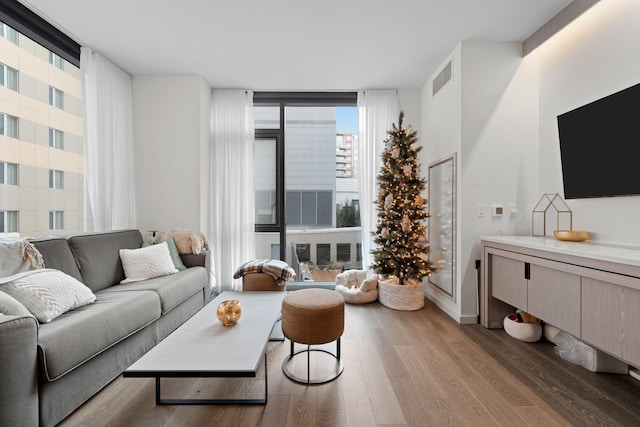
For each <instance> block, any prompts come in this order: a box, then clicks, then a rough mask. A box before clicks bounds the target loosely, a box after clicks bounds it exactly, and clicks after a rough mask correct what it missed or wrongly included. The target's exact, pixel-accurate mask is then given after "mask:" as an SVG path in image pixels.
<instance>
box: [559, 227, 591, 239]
mask: <svg viewBox="0 0 640 427" xmlns="http://www.w3.org/2000/svg"><path fill="white" fill-rule="evenodd" d="M553 235H554V236H556V239H558V240H566V241H568V242H584V241H585V240H589V237H590V234H589V232H588V231H577V230H554V231H553Z"/></svg>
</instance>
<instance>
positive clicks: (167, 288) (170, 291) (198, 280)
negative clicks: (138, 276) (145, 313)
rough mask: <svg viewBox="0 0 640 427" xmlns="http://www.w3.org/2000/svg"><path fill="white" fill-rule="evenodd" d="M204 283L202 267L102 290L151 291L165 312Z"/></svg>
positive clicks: (205, 282)
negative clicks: (158, 298)
mask: <svg viewBox="0 0 640 427" xmlns="http://www.w3.org/2000/svg"><path fill="white" fill-rule="evenodd" d="M204 285H207V286H208V278H207V272H206V271H205V270H204V269H202V268H197V269H196V268H188V269H186V270H182V271H179V272H177V273H174V274H171V275H168V276H161V277H156V278H153V279H149V280H143V281H142V282H131V283H125V284H122V285H114V286H111V287H110V288H107V289H104V290H103V291H102V292H125V291H134V292H137V291H140V290H149V291H153V292H155V293H157V294H158V296H159V297H160V304H161V305H162V314H165V313H167V312H168V311H170V310H171V309H172V308H174V307H175V306H177V305H178V304H180V303H181V302H183V301H185V300H186V299H187V298H189V297H190V296H192V295H193V294H195V293H198V292H200V291H202V288H203V287H204Z"/></svg>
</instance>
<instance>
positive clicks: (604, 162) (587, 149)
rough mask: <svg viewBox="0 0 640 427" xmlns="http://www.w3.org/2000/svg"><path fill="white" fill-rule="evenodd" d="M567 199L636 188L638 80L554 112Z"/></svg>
mask: <svg viewBox="0 0 640 427" xmlns="http://www.w3.org/2000/svg"><path fill="white" fill-rule="evenodd" d="M558 134H559V137H560V157H561V162H562V179H563V186H564V196H565V198H566V199H581V198H596V197H612V196H630V195H639V194H640V154H638V153H639V152H640V84H637V85H635V86H631V87H629V88H627V89H624V90H621V91H620V92H616V93H614V94H612V95H609V96H607V97H605V98H602V99H599V100H597V101H594V102H592V103H590V104H587V105H584V106H582V107H579V108H576V109H575V110H571V111H569V112H566V113H564V114H561V115H559V116H558Z"/></svg>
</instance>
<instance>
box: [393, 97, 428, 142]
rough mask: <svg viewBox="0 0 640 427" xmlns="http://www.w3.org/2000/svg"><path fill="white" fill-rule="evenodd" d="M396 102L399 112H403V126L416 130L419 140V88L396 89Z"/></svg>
mask: <svg viewBox="0 0 640 427" xmlns="http://www.w3.org/2000/svg"><path fill="white" fill-rule="evenodd" d="M398 102H399V103H400V110H402V111H404V124H405V125H406V126H411V127H412V128H413V129H414V130H417V131H418V138H420V111H421V109H422V108H421V105H420V102H421V99H420V88H416V89H398Z"/></svg>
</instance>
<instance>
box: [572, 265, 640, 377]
mask: <svg viewBox="0 0 640 427" xmlns="http://www.w3.org/2000/svg"><path fill="white" fill-rule="evenodd" d="M638 307H640V291H637V290H635V289H630V288H625V287H622V286H617V285H614V284H612V283H608V282H604V281H601V280H595V279H591V278H587V277H583V279H582V339H584V340H585V341H587V342H589V343H591V344H593V345H595V346H597V347H600V348H601V349H604V350H606V351H607V352H609V353H611V354H613V355H614V356H618V357H620V358H622V359H624V360H625V361H627V362H629V363H631V364H633V365H634V366H640V310H639V309H638Z"/></svg>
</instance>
